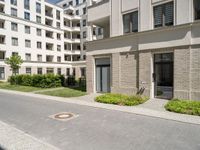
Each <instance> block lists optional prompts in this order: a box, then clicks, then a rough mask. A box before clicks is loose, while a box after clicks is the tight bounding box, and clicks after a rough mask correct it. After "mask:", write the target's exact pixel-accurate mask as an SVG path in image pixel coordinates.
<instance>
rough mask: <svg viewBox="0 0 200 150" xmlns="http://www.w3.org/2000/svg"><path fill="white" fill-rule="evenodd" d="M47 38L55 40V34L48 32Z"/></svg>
mask: <svg viewBox="0 0 200 150" xmlns="http://www.w3.org/2000/svg"><path fill="white" fill-rule="evenodd" d="M46 37H47V38H51V39H53V32H51V31H46Z"/></svg>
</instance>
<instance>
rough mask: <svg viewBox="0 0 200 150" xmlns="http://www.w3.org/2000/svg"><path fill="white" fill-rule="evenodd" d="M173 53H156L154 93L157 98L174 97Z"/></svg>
mask: <svg viewBox="0 0 200 150" xmlns="http://www.w3.org/2000/svg"><path fill="white" fill-rule="evenodd" d="M173 76H174V73H173V53H164V54H155V55H154V74H153V77H154V85H155V87H154V92H155V93H154V94H155V97H156V98H163V99H172V98H173V78H174V77H173Z"/></svg>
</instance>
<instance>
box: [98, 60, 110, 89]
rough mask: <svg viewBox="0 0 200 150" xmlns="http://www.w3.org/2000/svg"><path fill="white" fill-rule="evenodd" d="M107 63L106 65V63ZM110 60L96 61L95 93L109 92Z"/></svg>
mask: <svg viewBox="0 0 200 150" xmlns="http://www.w3.org/2000/svg"><path fill="white" fill-rule="evenodd" d="M106 62H107V63H106ZM109 63H110V60H109V61H108V60H107V59H106V60H105V59H101V60H100V59H98V60H96V91H97V92H98V93H109V92H110V64H109Z"/></svg>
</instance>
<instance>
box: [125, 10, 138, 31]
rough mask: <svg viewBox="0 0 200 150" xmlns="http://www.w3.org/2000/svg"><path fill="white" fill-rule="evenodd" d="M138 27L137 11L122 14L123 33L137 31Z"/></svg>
mask: <svg viewBox="0 0 200 150" xmlns="http://www.w3.org/2000/svg"><path fill="white" fill-rule="evenodd" d="M135 17H137V18H135ZM135 19H136V20H135ZM126 23H128V24H126ZM126 27H127V28H126ZM138 27H139V13H138V11H133V12H131V13H127V14H124V15H123V30H124V34H127V33H134V32H138ZM126 29H128V30H127V31H126Z"/></svg>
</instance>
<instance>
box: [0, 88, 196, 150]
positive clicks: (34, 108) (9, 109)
mask: <svg viewBox="0 0 200 150" xmlns="http://www.w3.org/2000/svg"><path fill="white" fill-rule="evenodd" d="M59 112H71V113H74V114H76V115H79V116H78V117H76V118H74V119H71V120H69V121H67V122H62V121H58V120H54V119H52V118H50V117H49V116H51V115H53V114H56V113H59ZM0 120H1V121H3V122H5V123H7V124H10V125H13V126H14V127H16V128H18V129H20V130H22V131H24V132H26V133H28V134H30V135H32V136H34V137H36V138H38V139H40V140H42V141H44V142H47V143H49V144H52V145H54V146H56V147H58V148H60V149H63V150H200V126H198V125H192V124H186V123H180V122H176V121H169V120H164V119H158V118H152V117H146V116H140V115H134V114H129V113H123V112H119V111H111V110H106V109H100V108H93V107H87V106H81V105H75V104H68V103H63V102H57V101H50V100H49V101H48V100H43V99H36V98H31V97H26V96H18V95H12V94H4V93H2V92H0ZM0 136H1V135H0ZM0 142H1V141H0Z"/></svg>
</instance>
